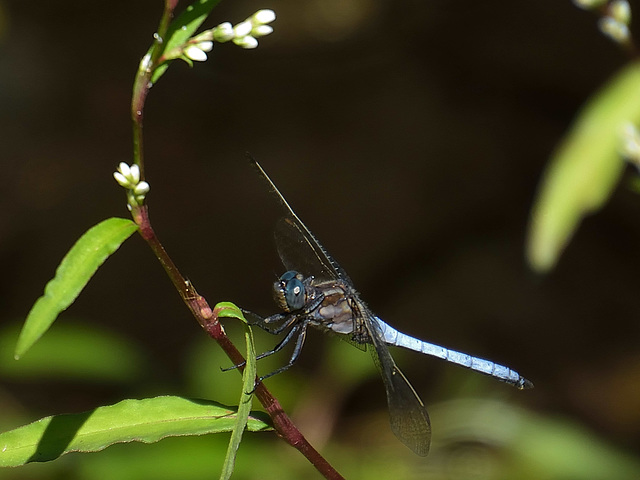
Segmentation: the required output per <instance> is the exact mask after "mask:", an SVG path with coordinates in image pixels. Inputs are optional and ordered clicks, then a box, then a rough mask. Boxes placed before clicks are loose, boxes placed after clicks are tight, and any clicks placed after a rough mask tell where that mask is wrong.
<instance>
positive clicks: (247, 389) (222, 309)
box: [215, 302, 256, 480]
mask: <svg viewBox="0 0 640 480" xmlns="http://www.w3.org/2000/svg"><path fill="white" fill-rule="evenodd" d="M215 310H216V311H218V317H231V318H237V319H238V320H241V321H242V324H243V325H244V329H245V342H246V345H247V356H246V360H247V363H246V365H245V368H244V371H243V372H242V395H241V396H240V403H239V404H238V415H237V417H236V424H235V426H234V428H233V432H232V434H231V439H230V440H229V447H228V448H227V455H226V456H225V459H224V465H223V466H222V472H221V474H220V478H221V479H222V480H227V479H229V478H231V475H232V473H233V469H234V466H235V461H236V453H237V451H238V448H239V447H240V441H241V440H242V434H243V432H244V429H245V428H246V426H247V419H248V418H249V413H250V411H251V401H252V398H253V391H254V389H255V384H254V382H255V379H256V349H255V344H254V340H253V332H252V331H251V327H249V325H248V324H247V321H246V319H245V318H244V315H243V314H242V312H241V311H240V309H239V308H238V307H236V306H235V305H234V304H233V303H229V302H221V303H218V304H217V305H216V307H215Z"/></svg>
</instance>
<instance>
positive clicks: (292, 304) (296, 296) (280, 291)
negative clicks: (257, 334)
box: [273, 270, 306, 312]
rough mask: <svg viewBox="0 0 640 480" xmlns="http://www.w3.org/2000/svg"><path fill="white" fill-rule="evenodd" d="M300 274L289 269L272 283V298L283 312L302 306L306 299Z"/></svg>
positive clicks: (298, 308)
mask: <svg viewBox="0 0 640 480" xmlns="http://www.w3.org/2000/svg"><path fill="white" fill-rule="evenodd" d="M303 279H304V277H303V276H302V274H300V273H298V272H295V271H293V270H289V271H288V272H286V273H285V274H284V275H282V276H281V277H280V278H279V279H278V281H276V282H274V284H273V298H274V299H275V301H276V303H277V304H278V306H279V307H280V308H281V309H282V310H283V311H285V312H293V311H295V310H300V309H301V308H302V307H304V303H305V300H306V292H305V286H304V283H303V282H302V280H303Z"/></svg>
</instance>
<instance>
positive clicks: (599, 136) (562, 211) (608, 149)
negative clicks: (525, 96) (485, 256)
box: [527, 62, 640, 271]
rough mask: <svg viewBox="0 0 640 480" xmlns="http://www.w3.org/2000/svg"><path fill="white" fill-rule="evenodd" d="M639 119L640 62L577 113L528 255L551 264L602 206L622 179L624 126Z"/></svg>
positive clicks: (553, 167) (549, 180)
mask: <svg viewBox="0 0 640 480" xmlns="http://www.w3.org/2000/svg"><path fill="white" fill-rule="evenodd" d="M639 120H640V63H638V62H635V63H632V64H631V65H629V66H628V67H627V68H625V69H623V70H622V71H621V72H620V73H619V74H618V75H617V76H616V77H614V78H613V79H612V80H611V81H610V82H609V83H608V84H607V85H606V86H605V87H604V88H603V89H602V90H601V91H600V92H599V93H598V94H597V95H596V96H595V97H594V98H593V99H591V100H590V101H589V102H588V103H587V105H586V106H585V107H584V109H583V111H582V112H581V113H580V114H579V115H578V117H577V119H576V121H575V123H574V125H573V127H572V128H571V131H570V132H569V133H568V135H567V136H566V137H565V139H564V141H563V142H562V144H561V145H560V146H559V148H558V150H557V151H556V153H555V154H554V155H553V157H552V159H551V161H550V163H549V166H548V167H547V171H546V172H545V175H544V178H543V181H542V183H541V186H540V190H539V193H538V197H537V199H536V201H535V204H534V207H533V213H532V216H531V223H530V226H529V235H528V239H527V257H528V260H529V263H530V264H531V266H532V268H534V269H535V270H538V271H547V270H549V269H551V268H552V267H553V266H554V265H555V263H556V262H557V260H558V257H559V256H560V253H561V252H562V250H563V249H564V247H565V246H566V245H567V243H568V242H569V240H570V239H571V236H572V235H573V233H574V232H575V230H576V229H577V227H578V225H579V223H580V221H581V220H582V218H583V217H584V216H585V215H587V214H589V213H592V212H594V211H595V210H597V209H599V208H600V207H601V206H602V205H603V203H604V202H605V201H606V200H607V198H608V197H609V195H610V194H611V192H612V190H613V188H614V187H615V185H616V183H617V182H618V180H619V178H620V176H621V174H622V171H623V168H624V162H623V161H622V159H621V157H620V155H619V153H618V152H619V147H620V145H621V144H622V140H621V138H622V137H621V132H622V126H623V125H624V124H625V123H626V122H634V123H637V122H638V121H639Z"/></svg>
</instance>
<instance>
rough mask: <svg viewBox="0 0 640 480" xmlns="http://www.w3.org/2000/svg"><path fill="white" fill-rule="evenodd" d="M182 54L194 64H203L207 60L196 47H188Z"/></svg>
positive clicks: (203, 53) (204, 54)
mask: <svg viewBox="0 0 640 480" xmlns="http://www.w3.org/2000/svg"><path fill="white" fill-rule="evenodd" d="M184 54H185V56H186V57H187V58H189V59H191V60H193V61H194V62H204V61H205V60H206V59H207V54H206V53H205V52H203V51H202V49H201V48H200V47H199V46H198V45H189V46H188V47H187V48H185V49H184Z"/></svg>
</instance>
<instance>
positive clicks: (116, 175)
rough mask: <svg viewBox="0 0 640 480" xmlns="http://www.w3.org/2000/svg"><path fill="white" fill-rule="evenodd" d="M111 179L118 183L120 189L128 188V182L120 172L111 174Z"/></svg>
mask: <svg viewBox="0 0 640 480" xmlns="http://www.w3.org/2000/svg"><path fill="white" fill-rule="evenodd" d="M113 178H115V179H116V182H118V183H119V184H120V186H121V187H125V188H128V187H129V180H127V179H126V178H125V176H124V175H122V174H121V173H120V172H113Z"/></svg>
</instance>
